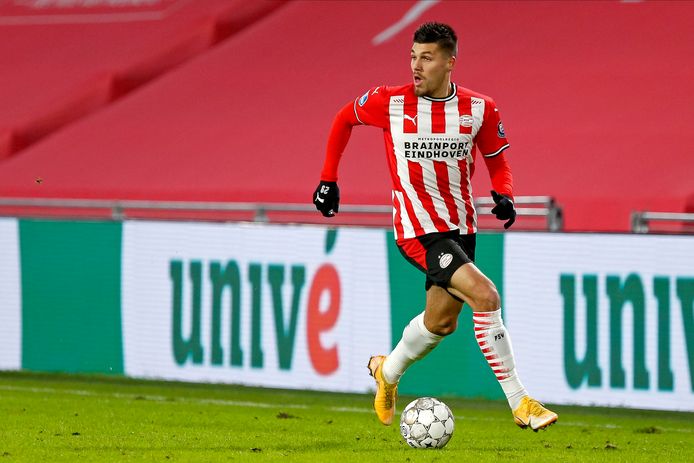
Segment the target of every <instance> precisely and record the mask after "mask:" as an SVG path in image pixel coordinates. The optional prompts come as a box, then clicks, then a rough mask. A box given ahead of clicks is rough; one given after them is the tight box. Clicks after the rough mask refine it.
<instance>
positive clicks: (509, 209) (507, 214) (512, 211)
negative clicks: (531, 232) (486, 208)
mask: <svg viewBox="0 0 694 463" xmlns="http://www.w3.org/2000/svg"><path fill="white" fill-rule="evenodd" d="M492 199H493V200H494V202H495V203H496V206H494V208H493V209H492V214H494V215H495V216H496V218H497V219H499V220H506V221H507V222H506V223H505V224H504V228H506V229H508V228H509V227H510V226H511V225H513V222H515V221H516V206H514V204H513V200H512V199H511V198H509V197H508V196H504V195H502V194H499V193H497V192H496V191H494V190H492Z"/></svg>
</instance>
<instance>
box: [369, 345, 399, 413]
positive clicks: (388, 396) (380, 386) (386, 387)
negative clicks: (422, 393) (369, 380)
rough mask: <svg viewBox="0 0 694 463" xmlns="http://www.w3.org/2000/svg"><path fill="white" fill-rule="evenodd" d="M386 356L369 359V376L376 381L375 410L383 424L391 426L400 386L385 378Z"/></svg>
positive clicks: (375, 356)
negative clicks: (384, 365) (384, 364)
mask: <svg viewBox="0 0 694 463" xmlns="http://www.w3.org/2000/svg"><path fill="white" fill-rule="evenodd" d="M385 359H386V357H385V355H374V356H373V357H371V358H370V359H369V365H368V367H369V374H370V375H371V376H373V378H374V379H375V380H376V396H375V397H374V410H376V416H378V419H379V421H380V422H381V423H383V424H385V425H386V426H390V424H391V423H392V422H393V415H395V401H396V400H397V398H398V384H397V383H395V384H389V383H387V382H386V380H385V379H384V378H383V361H384V360H385Z"/></svg>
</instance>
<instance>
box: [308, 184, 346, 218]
mask: <svg viewBox="0 0 694 463" xmlns="http://www.w3.org/2000/svg"><path fill="white" fill-rule="evenodd" d="M313 204H315V205H316V209H318V210H319V211H320V212H321V214H323V215H324V216H325V217H332V216H334V215H335V214H337V212H338V210H339V208H340V189H339V188H338V187H337V182H324V181H322V180H321V182H320V183H319V184H318V187H317V188H316V191H314V192H313Z"/></svg>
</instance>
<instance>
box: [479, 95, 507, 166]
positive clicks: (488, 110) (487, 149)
mask: <svg viewBox="0 0 694 463" xmlns="http://www.w3.org/2000/svg"><path fill="white" fill-rule="evenodd" d="M475 143H476V145H477V147H478V148H479V150H480V153H481V154H482V156H484V157H485V158H491V157H494V156H497V155H499V154H500V153H501V152H503V151H504V150H505V149H506V148H508V147H509V146H510V145H509V143H508V140H506V132H505V131H504V124H502V123H501V116H500V115H499V110H498V109H497V107H496V103H494V100H492V99H491V98H485V105H484V119H483V121H482V127H480V130H479V132H477V136H476V137H475Z"/></svg>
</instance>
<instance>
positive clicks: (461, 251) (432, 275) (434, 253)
mask: <svg viewBox="0 0 694 463" xmlns="http://www.w3.org/2000/svg"><path fill="white" fill-rule="evenodd" d="M476 243H477V235H476V234H475V233H473V234H470V235H461V234H460V230H451V231H449V232H443V233H429V234H426V235H422V236H418V237H416V238H412V239H407V240H399V241H398V249H399V250H400V253H401V254H402V255H403V256H404V257H405V259H407V260H408V262H410V263H411V264H412V265H414V266H415V267H417V268H418V269H419V270H421V271H422V272H424V273H425V274H426V282H425V284H424V288H425V289H426V290H429V288H431V287H432V286H433V285H436V286H441V287H442V288H447V287H448V282H449V281H450V280H451V277H452V276H453V274H454V273H455V271H456V270H458V269H459V268H460V267H462V266H463V265H465V264H467V263H470V262H474V261H475V244H476Z"/></svg>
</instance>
